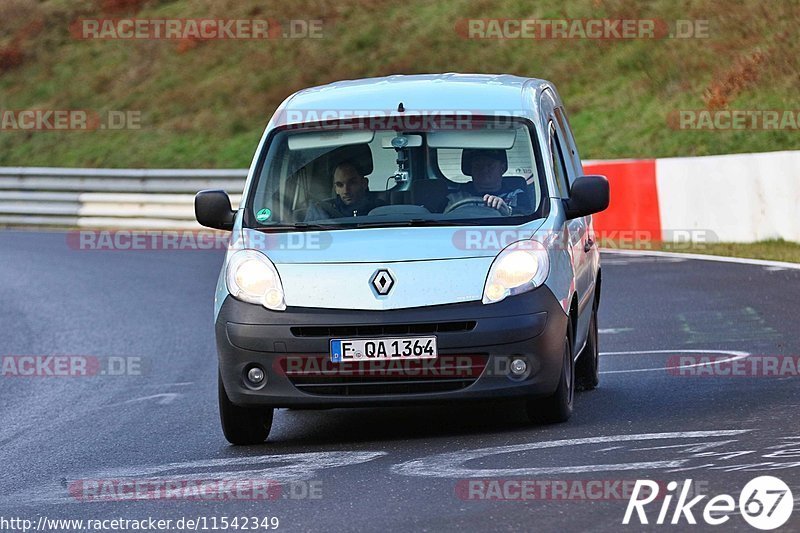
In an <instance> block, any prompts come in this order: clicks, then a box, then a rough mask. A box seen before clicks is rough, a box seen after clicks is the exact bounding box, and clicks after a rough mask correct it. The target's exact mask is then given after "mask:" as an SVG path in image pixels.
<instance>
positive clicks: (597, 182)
mask: <svg viewBox="0 0 800 533" xmlns="http://www.w3.org/2000/svg"><path fill="white" fill-rule="evenodd" d="M608 196H609V193H608V179H606V177H605V176H581V177H580V178H578V179H576V180H575V182H574V183H573V184H572V188H571V189H570V191H569V200H567V201H566V202H565V204H566V205H565V207H566V209H567V220H572V219H573V218H578V217H585V216H587V215H591V214H593V213H599V212H600V211H603V210H604V209H606V208H607V207H608Z"/></svg>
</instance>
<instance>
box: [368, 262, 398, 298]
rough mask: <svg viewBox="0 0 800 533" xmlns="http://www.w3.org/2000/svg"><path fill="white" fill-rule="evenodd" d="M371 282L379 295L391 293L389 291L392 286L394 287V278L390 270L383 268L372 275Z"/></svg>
mask: <svg viewBox="0 0 800 533" xmlns="http://www.w3.org/2000/svg"><path fill="white" fill-rule="evenodd" d="M370 283H371V284H372V288H373V289H375V292H376V293H377V294H378V295H380V296H386V295H387V294H389V291H391V290H392V287H394V278H393V277H392V275H391V274H390V273H389V271H388V270H386V269H385V268H382V269H380V270H378V271H376V272H375V274H373V275H372V279H371V280H370Z"/></svg>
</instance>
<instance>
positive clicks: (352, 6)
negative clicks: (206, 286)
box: [0, 0, 800, 167]
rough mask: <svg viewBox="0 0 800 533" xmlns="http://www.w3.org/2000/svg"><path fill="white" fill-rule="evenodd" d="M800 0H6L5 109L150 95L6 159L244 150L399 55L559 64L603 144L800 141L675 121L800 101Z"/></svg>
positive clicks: (197, 156)
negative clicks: (698, 35)
mask: <svg viewBox="0 0 800 533" xmlns="http://www.w3.org/2000/svg"><path fill="white" fill-rule="evenodd" d="M132 16H136V17H148V18H190V17H191V18H268V17H269V18H277V19H282V20H286V19H323V20H324V27H323V33H324V37H323V38H321V39H276V40H269V41H243V40H238V41H148V40H141V41H115V40H78V39H75V38H73V37H72V36H71V34H70V31H69V24H70V23H71V22H72V21H74V20H75V19H77V18H78V17H132ZM484 17H501V18H519V17H521V18H572V19H578V18H597V17H611V18H660V19H664V20H667V21H673V20H676V19H704V20H708V21H709V37H708V38H706V39H660V40H631V41H597V40H579V39H577V40H549V41H548V40H524V39H521V40H466V39H463V38H461V37H459V35H458V34H457V33H456V31H455V26H456V23H457V21H458V20H459V19H465V18H484ZM798 22H800V2H798V1H795V0H788V1H782V0H776V1H771V2H763V1H760V0H759V1H748V2H733V1H732V2H714V1H708V2H699V1H689V0H652V1H649V2H634V1H628V0H576V1H573V2H568V3H565V2H563V1H562V0H537V1H536V2H520V1H519V0H497V1H487V0H448V1H443V2H429V1H425V0H407V1H405V2H391V1H382V0H379V1H370V0H338V1H336V2H333V1H329V2H319V1H310V0H293V1H291V2H286V1H270V0H266V1H265V0H256V1H238V0H174V1H168V0H161V1H159V0H41V1H39V2H34V1H33V0H2V1H1V2H0V109H30V108H41V109H90V110H96V111H99V112H103V111H105V110H134V111H140V112H141V122H142V127H141V129H138V130H126V131H117V132H111V131H107V130H106V131H93V132H63V131H56V132H54V131H49V132H47V131H45V132H20V131H0V165H54V166H107V167H243V166H246V165H247V164H248V163H249V160H250V158H251V156H252V153H253V148H254V146H255V143H256V141H257V139H258V137H259V135H260V133H261V131H262V129H263V127H264V125H265V123H266V121H267V119H268V117H269V116H270V114H271V113H272V111H273V110H274V109H275V107H276V106H277V105H278V103H280V101H281V100H282V99H283V98H284V97H286V96H287V95H289V94H290V93H291V92H293V91H295V90H297V89H300V88H303V87H307V86H310V85H318V84H323V83H327V82H330V81H333V80H338V79H345V78H356V77H367V76H379V75H385V74H391V73H425V72H451V71H459V72H491V73H495V72H508V73H514V74H519V75H524V76H536V77H543V78H547V79H550V80H553V81H554V82H555V83H556V84H557V86H558V87H559V91H560V92H561V96H562V97H563V98H564V100H565V102H566V104H567V109H568V111H569V112H570V115H571V120H572V123H573V127H574V128H575V129H576V132H577V137H578V142H579V145H580V146H581V149H582V155H583V157H585V158H614V157H654V156H672V155H700V154H711V153H730V152H746V151H769V150H779V149H797V148H800V141H799V139H800V132H798V131H733V132H731V131H724V132H720V131H717V132H709V131H704V132H688V131H675V130H674V129H671V128H670V127H669V126H668V124H667V118H668V116H669V114H670V112H674V111H675V110H678V109H703V108H729V109H800V102H798V100H800V97H798V87H800V38H798V31H797V25H798Z"/></svg>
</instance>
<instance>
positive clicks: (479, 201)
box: [443, 196, 504, 214]
mask: <svg viewBox="0 0 800 533" xmlns="http://www.w3.org/2000/svg"><path fill="white" fill-rule="evenodd" d="M465 205H479V206H481V207H486V208H487V209H494V210H496V211H497V212H499V213H500V214H504V213H503V211H502V209H501V208H499V207H491V206H489V205H486V201H485V200H484V199H483V198H482V197H480V196H470V197H469V198H464V199H462V200H459V201H457V202H456V203H454V204H453V205H450V206H448V207H447V208H446V209H445V210H444V213H443V214H447V213H449V212H451V211H455V210H456V209H459V208H461V207H464V206H465Z"/></svg>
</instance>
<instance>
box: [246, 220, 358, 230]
mask: <svg viewBox="0 0 800 533" xmlns="http://www.w3.org/2000/svg"><path fill="white" fill-rule="evenodd" d="M343 227H347V226H344V225H341V224H317V223H315V222H311V223H309V222H296V223H294V224H275V225H272V226H261V227H258V228H250V229H254V230H257V231H262V232H269V231H272V230H278V231H286V230H294V231H310V230H329V229H341V228H343Z"/></svg>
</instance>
